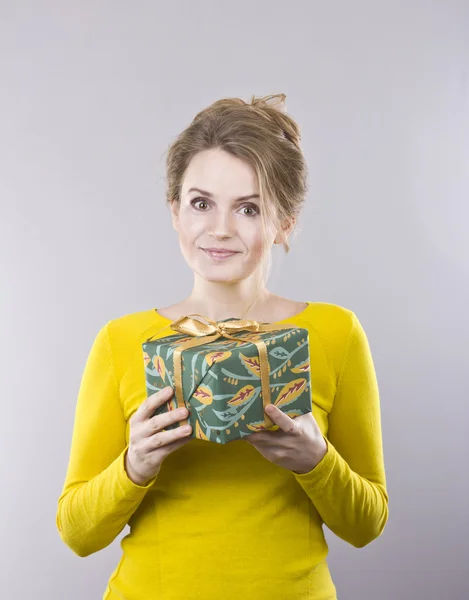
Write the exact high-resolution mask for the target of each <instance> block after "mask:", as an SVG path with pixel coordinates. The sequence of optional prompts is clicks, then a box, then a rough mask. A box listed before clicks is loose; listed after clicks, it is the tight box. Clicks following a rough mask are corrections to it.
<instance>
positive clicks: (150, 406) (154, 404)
mask: <svg viewBox="0 0 469 600" xmlns="http://www.w3.org/2000/svg"><path fill="white" fill-rule="evenodd" d="M173 393H174V390H173V388H172V387H171V386H167V387H165V388H163V389H162V390H159V391H158V392H156V393H154V394H151V396H148V398H146V399H145V400H144V401H143V402H142V403H141V404H140V406H139V407H138V409H137V410H136V411H135V415H134V420H135V421H140V422H141V421H145V420H147V419H148V418H150V417H152V416H153V414H154V412H155V410H156V409H157V408H159V407H160V406H162V405H163V404H164V403H165V402H167V401H168V400H169V399H170V398H171V397H172V395H173Z"/></svg>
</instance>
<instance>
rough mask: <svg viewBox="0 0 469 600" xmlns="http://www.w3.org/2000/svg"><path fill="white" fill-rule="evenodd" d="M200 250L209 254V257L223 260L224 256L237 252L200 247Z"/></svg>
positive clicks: (228, 256) (227, 256)
mask: <svg viewBox="0 0 469 600" xmlns="http://www.w3.org/2000/svg"><path fill="white" fill-rule="evenodd" d="M202 250H203V251H204V252H205V254H207V255H208V256H210V258H213V260H217V261H221V260H225V259H226V258H230V257H231V256H234V255H235V254H239V252H230V251H226V250H207V249H205V248H202Z"/></svg>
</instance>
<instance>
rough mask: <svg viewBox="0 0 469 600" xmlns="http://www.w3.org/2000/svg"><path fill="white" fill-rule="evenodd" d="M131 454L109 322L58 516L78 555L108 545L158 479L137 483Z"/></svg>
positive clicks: (86, 389) (88, 382)
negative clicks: (128, 463)
mask: <svg viewBox="0 0 469 600" xmlns="http://www.w3.org/2000/svg"><path fill="white" fill-rule="evenodd" d="M126 451H127V446H126V421H125V418H124V414H123V411H122V406H121V403H120V398H119V388H118V382H117V378H116V375H115V372H114V366H113V362H112V354H111V347H110V339H109V323H107V324H106V325H105V326H104V327H102V329H101V330H100V331H99V332H98V334H97V336H96V338H95V340H94V343H93V345H92V348H91V351H90V353H89V356H88V359H87V362H86V365H85V369H84V372H83V375H82V379H81V384H80V389H79V393H78V399H77V404H76V411H75V422H74V427H73V435H72V442H71V450H70V457H69V463H68V469H67V474H66V477H65V483H64V487H63V490H62V494H61V496H60V498H59V500H58V507H57V514H56V524H57V528H58V531H59V533H60V537H61V538H62V540H63V541H64V542H65V543H66V544H67V546H69V547H70V548H71V549H72V550H73V551H74V552H75V553H76V554H78V556H88V555H89V554H92V553H93V552H97V551H98V550H101V549H102V548H104V547H105V546H108V545H109V544H110V543H111V542H112V541H113V540H114V539H115V538H116V536H117V535H118V534H119V533H120V532H121V531H122V529H123V528H124V526H125V525H126V524H127V522H128V520H129V518H130V517H131V515H132V513H133V512H134V511H135V510H136V509H137V507H138V505H139V504H140V502H141V501H142V500H143V498H144V496H145V494H146V492H147V490H148V489H149V488H150V487H151V485H152V483H153V482H154V481H155V479H156V477H155V478H153V479H152V480H151V481H150V482H148V484H147V485H145V486H139V485H136V484H134V483H133V482H132V481H131V480H130V479H129V477H128V476H127V473H126V471H125V468H124V459H125V454H126Z"/></svg>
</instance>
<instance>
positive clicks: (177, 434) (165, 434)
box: [146, 425, 192, 452]
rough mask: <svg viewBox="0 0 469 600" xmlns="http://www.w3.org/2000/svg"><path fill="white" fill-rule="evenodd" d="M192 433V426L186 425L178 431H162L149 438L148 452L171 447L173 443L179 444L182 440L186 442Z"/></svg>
mask: <svg viewBox="0 0 469 600" xmlns="http://www.w3.org/2000/svg"><path fill="white" fill-rule="evenodd" d="M191 433H192V427H191V426H190V425H184V427H178V428H177V429H171V430H169V431H160V432H159V433H155V434H154V435H152V436H151V437H149V438H147V444H146V447H147V450H148V452H153V451H154V450H157V449H158V448H163V447H164V446H170V445H171V444H172V443H173V442H178V441H180V440H181V439H184V440H185V439H186V438H187V437H189V436H190V435H191Z"/></svg>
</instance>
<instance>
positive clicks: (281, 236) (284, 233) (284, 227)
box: [274, 217, 296, 244]
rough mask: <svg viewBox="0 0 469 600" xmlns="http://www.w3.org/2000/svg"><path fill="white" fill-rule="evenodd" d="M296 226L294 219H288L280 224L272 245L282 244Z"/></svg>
mask: <svg viewBox="0 0 469 600" xmlns="http://www.w3.org/2000/svg"><path fill="white" fill-rule="evenodd" d="M295 224H296V217H288V218H286V219H284V220H283V221H282V223H281V226H280V229H279V230H278V231H277V235H276V236H275V239H274V244H283V242H284V241H286V240H287V238H288V236H289V235H290V233H291V232H292V230H293V228H294V227H295Z"/></svg>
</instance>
